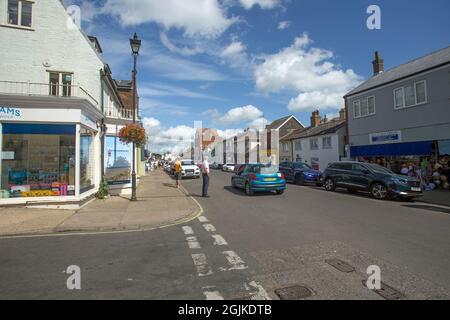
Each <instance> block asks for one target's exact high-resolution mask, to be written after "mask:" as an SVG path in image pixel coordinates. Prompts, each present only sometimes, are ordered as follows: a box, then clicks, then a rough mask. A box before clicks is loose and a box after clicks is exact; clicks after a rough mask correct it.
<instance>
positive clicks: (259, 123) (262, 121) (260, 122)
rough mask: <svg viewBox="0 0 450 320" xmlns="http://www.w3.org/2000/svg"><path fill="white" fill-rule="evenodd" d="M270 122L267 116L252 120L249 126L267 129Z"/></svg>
mask: <svg viewBox="0 0 450 320" xmlns="http://www.w3.org/2000/svg"><path fill="white" fill-rule="evenodd" d="M268 124H269V121H268V120H267V119H266V118H263V117H261V118H258V119H255V120H253V121H252V122H250V123H249V124H248V127H249V128H250V129H265V128H266V125H268Z"/></svg>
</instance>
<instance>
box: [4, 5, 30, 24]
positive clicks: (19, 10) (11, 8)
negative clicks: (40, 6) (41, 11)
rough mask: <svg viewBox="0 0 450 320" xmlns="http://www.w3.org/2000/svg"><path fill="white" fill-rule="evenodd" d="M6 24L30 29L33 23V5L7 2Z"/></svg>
mask: <svg viewBox="0 0 450 320" xmlns="http://www.w3.org/2000/svg"><path fill="white" fill-rule="evenodd" d="M7 12H8V15H7V23H8V24H10V25H15V26H21V27H27V28H31V26H32V21H33V19H32V18H33V3H32V2H29V1H25V0H8V10H7Z"/></svg>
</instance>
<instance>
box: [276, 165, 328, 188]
mask: <svg viewBox="0 0 450 320" xmlns="http://www.w3.org/2000/svg"><path fill="white" fill-rule="evenodd" d="M280 172H282V173H284V175H285V176H286V181H287V182H292V183H295V184H298V185H304V184H307V183H312V184H315V185H318V186H321V185H322V182H321V177H322V172H320V171H318V170H314V169H313V168H312V167H311V166H309V165H308V164H306V163H303V162H282V163H281V164H280Z"/></svg>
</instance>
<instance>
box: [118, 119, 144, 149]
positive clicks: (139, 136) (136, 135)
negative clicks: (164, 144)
mask: <svg viewBox="0 0 450 320" xmlns="http://www.w3.org/2000/svg"><path fill="white" fill-rule="evenodd" d="M119 138H120V141H122V142H123V143H126V144H129V143H133V142H134V143H135V144H136V146H138V147H140V146H142V145H144V144H145V143H146V142H147V134H146V133H145V129H144V128H143V127H141V126H140V125H138V124H129V125H126V126H125V127H123V128H122V129H120V131H119Z"/></svg>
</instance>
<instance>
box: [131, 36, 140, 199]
mask: <svg viewBox="0 0 450 320" xmlns="http://www.w3.org/2000/svg"><path fill="white" fill-rule="evenodd" d="M130 46H131V52H132V55H133V58H134V66H133V124H135V123H136V73H137V72H136V62H137V56H138V55H139V49H140V47H141V40H140V39H139V38H138V36H137V34H136V33H135V34H134V37H133V39H130ZM132 162H133V163H132V165H133V170H132V173H131V201H136V200H137V198H136V143H135V142H133V161H132Z"/></svg>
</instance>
